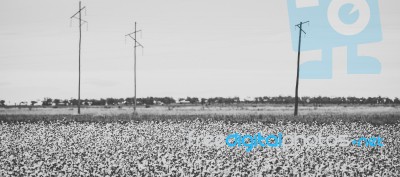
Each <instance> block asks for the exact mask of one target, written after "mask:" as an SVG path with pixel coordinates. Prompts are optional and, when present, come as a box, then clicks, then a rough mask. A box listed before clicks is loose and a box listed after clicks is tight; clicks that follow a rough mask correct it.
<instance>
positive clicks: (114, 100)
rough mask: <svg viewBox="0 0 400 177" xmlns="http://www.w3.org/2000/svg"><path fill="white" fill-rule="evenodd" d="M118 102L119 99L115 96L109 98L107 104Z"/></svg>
mask: <svg viewBox="0 0 400 177" xmlns="http://www.w3.org/2000/svg"><path fill="white" fill-rule="evenodd" d="M116 103H117V100H116V99H114V98H107V104H108V105H115V104H116Z"/></svg>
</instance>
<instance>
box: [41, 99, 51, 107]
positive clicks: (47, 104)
mask: <svg viewBox="0 0 400 177" xmlns="http://www.w3.org/2000/svg"><path fill="white" fill-rule="evenodd" d="M51 103H53V99H51V98H44V100H43V102H42V106H50V105H51Z"/></svg>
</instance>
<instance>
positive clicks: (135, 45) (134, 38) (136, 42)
mask: <svg viewBox="0 0 400 177" xmlns="http://www.w3.org/2000/svg"><path fill="white" fill-rule="evenodd" d="M136 26H137V23H136V22H135V32H132V33H129V34H127V35H125V38H126V37H128V36H129V37H130V38H132V39H133V41H134V42H135V44H134V45H133V51H134V75H135V76H134V84H135V86H134V88H135V97H134V98H133V111H134V112H136V102H137V101H136V96H137V95H136V48H137V47H138V46H139V47H142V48H144V47H143V45H142V44H140V43H139V42H138V41H137V40H136V39H137V38H136V33H138V32H142V30H137V28H136ZM132 34H134V36H133V37H132Z"/></svg>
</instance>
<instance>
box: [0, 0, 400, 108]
mask: <svg viewBox="0 0 400 177" xmlns="http://www.w3.org/2000/svg"><path fill="white" fill-rule="evenodd" d="M304 1H306V0H304ZM82 3H83V5H85V6H87V16H83V18H84V19H85V20H87V21H89V30H88V31H86V28H83V42H82V45H83V47H82V98H101V97H103V98H104V97H132V96H133V44H132V41H131V40H127V43H126V44H125V38H124V35H125V34H127V33H129V32H132V31H133V28H134V26H133V25H134V21H137V22H138V28H139V29H143V31H144V33H143V38H140V37H139V40H140V42H141V43H142V44H143V45H144V46H145V49H144V55H143V56H142V54H141V52H142V51H141V50H140V49H139V50H138V97H145V96H172V97H186V96H198V97H211V96H240V97H245V96H275V95H294V86H295V85H294V84H295V74H296V57H297V53H296V52H295V51H293V50H292V47H291V38H290V29H289V22H288V12H287V4H286V0H250V1H248V0H247V1H245V0H217V1H216V0H141V1H140V0H119V1H111V0H109V1H105V0H84V1H82ZM399 5H400V3H399V2H398V1H393V0H389V1H380V11H381V21H382V28H383V41H381V42H379V43H374V44H367V45H363V46H361V48H360V51H359V52H360V53H361V54H365V55H371V56H375V57H377V58H379V59H380V62H381V64H382V74H380V75H347V74H346V70H345V69H346V47H339V48H335V49H334V59H333V62H334V63H333V67H334V71H333V72H334V73H333V74H334V75H333V79H332V80H301V82H300V95H302V96H305V95H307V96H315V95H323V96H378V95H382V96H389V97H398V96H400V95H399V94H398V90H400V84H399V80H400V70H399V69H398V67H399V66H400V61H399V60H398V59H399V57H397V53H398V50H399V49H400V35H399V34H398V33H399V30H400V21H399V20H398V17H400V16H399V15H400V12H399V11H398V10H396V7H399ZM77 10H78V1H77V0H73V1H71V0H57V1H54V0H34V1H26V0H0V75H1V78H0V99H6V100H7V101H23V100H27V101H28V100H36V99H42V98H43V97H52V98H71V97H77V78H78V73H77V69H78V68H77V67H78V26H77V25H78V24H77V21H73V22H72V27H70V26H69V25H70V20H69V17H70V16H71V15H72V14H74V13H75V12H76V11H77ZM310 28H312V24H311V25H310ZM139 36H140V35H139ZM304 40H307V37H306V38H304ZM318 56H319V52H318V51H316V52H305V53H304V55H302V61H303V62H304V61H307V60H311V59H316V58H318Z"/></svg>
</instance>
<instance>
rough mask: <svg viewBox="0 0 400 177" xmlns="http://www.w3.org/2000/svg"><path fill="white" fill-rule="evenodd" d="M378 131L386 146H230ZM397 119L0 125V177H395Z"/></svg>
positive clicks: (399, 134)
mask: <svg viewBox="0 0 400 177" xmlns="http://www.w3.org/2000/svg"><path fill="white" fill-rule="evenodd" d="M234 132H239V133H247V134H255V133H258V132H262V133H265V134H269V133H278V132H282V133H284V134H290V133H302V134H306V135H308V134H318V133H323V135H326V136H327V135H338V134H347V135H349V136H352V137H360V136H366V137H368V136H381V137H383V138H384V144H385V146H384V147H374V148H372V147H368V148H367V147H356V146H350V147H314V148H313V147H302V146H297V147H291V148H267V147H265V148H261V147H258V148H256V149H253V151H251V152H250V153H246V152H245V149H243V148H229V147H227V146H226V145H225V140H224V138H225V137H226V136H227V135H228V134H231V133H234ZM399 140H400V124H398V123H397V124H391V125H372V124H369V123H344V122H341V121H338V122H335V123H329V124H324V123H322V124H316V123H311V124H305V123H282V122H278V123H260V122H254V123H240V124H238V123H228V122H224V121H211V120H210V121H204V120H185V121H176V120H174V121H162V122H157V121H142V122H134V121H132V122H125V123H118V122H115V123H93V122H92V123H82V122H81V123H79V122H52V123H43V122H42V123H41V122H36V123H24V122H20V123H4V122H3V123H2V124H0V176H399V175H400V166H399V164H400V160H399V157H400V151H399V149H400V148H399V146H400V141H399Z"/></svg>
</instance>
